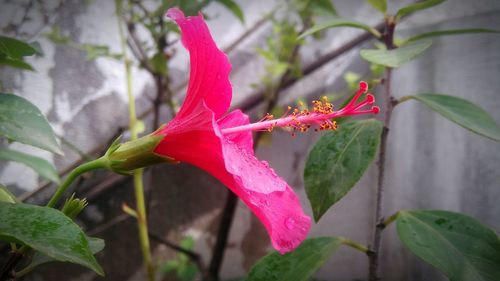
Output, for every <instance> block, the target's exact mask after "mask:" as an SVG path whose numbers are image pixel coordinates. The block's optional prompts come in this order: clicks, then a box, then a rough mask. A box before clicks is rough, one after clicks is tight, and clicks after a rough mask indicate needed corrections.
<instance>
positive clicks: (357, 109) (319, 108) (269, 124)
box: [221, 81, 380, 135]
mask: <svg viewBox="0 0 500 281" xmlns="http://www.w3.org/2000/svg"><path fill="white" fill-rule="evenodd" d="M367 91H368V84H367V83H366V82H363V81H362V82H360V83H359V88H358V91H357V92H356V94H355V95H354V96H353V98H352V100H351V101H350V102H349V103H348V104H347V105H346V106H345V107H344V108H342V109H340V110H338V111H334V110H333V104H331V103H330V102H328V100H327V98H326V97H323V98H322V100H321V101H318V100H314V101H312V105H313V109H312V111H309V110H308V109H302V110H299V109H297V108H295V109H294V110H291V107H288V111H287V114H285V116H283V117H281V118H278V119H273V116H272V115H270V114H266V116H265V117H264V118H262V120H261V121H259V122H256V123H252V124H247V125H241V126H236V127H231V128H225V129H222V130H221V131H222V134H224V135H230V134H234V133H239V132H245V131H272V130H273V129H274V128H277V127H278V128H291V129H293V130H294V131H298V132H306V131H307V130H308V129H309V128H311V127H313V126H314V127H316V128H315V130H320V131H322V130H336V129H337V123H336V122H335V121H334V120H333V119H335V118H339V117H345V116H353V115H359V114H370V113H373V114H377V113H378V112H379V111H380V109H379V107H378V106H373V104H374V103H375V97H374V96H373V95H372V94H367V95H366V98H365V99H364V100H363V101H361V102H358V101H359V99H360V97H361V96H362V95H363V94H365V93H366V92H367ZM366 106H370V107H369V108H368V109H367V108H366ZM290 111H291V113H288V112H290Z"/></svg>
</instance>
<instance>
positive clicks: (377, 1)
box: [367, 0, 387, 14]
mask: <svg viewBox="0 0 500 281" xmlns="http://www.w3.org/2000/svg"><path fill="white" fill-rule="evenodd" d="M367 2H368V3H369V4H370V5H372V6H373V8H375V9H377V10H379V11H381V12H382V13H384V14H385V12H386V11H387V1H386V0H367Z"/></svg>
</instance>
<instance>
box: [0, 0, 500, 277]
mask: <svg viewBox="0 0 500 281" xmlns="http://www.w3.org/2000/svg"><path fill="white" fill-rule="evenodd" d="M95 2H96V3H94V4H92V5H86V4H85V3H83V2H81V1H65V2H64V3H63V4H62V5H61V6H60V7H58V5H57V1H54V4H53V5H52V6H51V7H53V8H52V10H56V11H55V13H52V14H53V16H52V17H50V18H49V19H48V24H47V26H46V27H44V28H43V29H42V30H41V31H40V32H39V33H43V32H45V31H48V30H50V28H49V26H50V25H51V24H56V25H58V26H60V28H61V30H62V31H63V32H64V33H65V34H68V35H70V36H71V37H72V38H73V39H74V40H76V41H78V42H89V43H98V44H107V45H110V46H112V49H113V50H114V51H119V45H118V33H117V23H116V18H115V17H114V7H113V1H105V0H100V1H95ZM239 2H240V3H241V4H242V6H243V7H244V10H245V15H246V19H247V22H246V24H245V25H244V26H242V25H241V24H239V23H238V22H237V21H236V20H235V18H234V17H233V16H232V15H230V14H228V13H227V12H225V10H224V9H222V8H221V7H220V6H217V5H211V6H210V7H209V8H208V9H207V13H208V14H209V15H212V16H214V18H213V19H212V20H210V21H209V26H210V28H211V30H212V33H213V35H214V37H215V40H216V41H217V42H218V43H219V45H221V46H228V45H229V44H230V43H231V42H232V41H233V40H235V39H236V38H237V37H238V36H239V35H240V34H242V33H243V32H244V31H245V30H246V29H248V28H249V27H251V26H252V25H253V23H255V22H256V21H257V20H258V19H259V18H260V17H261V16H262V15H263V13H265V12H267V11H268V10H269V9H270V7H272V4H269V1H249V2H246V1H239ZM394 2H395V3H391V5H390V6H391V7H394V6H398V5H399V6H400V5H402V4H401V3H400V2H401V1H394ZM9 3H10V2H9ZM9 3H8V2H7V1H2V3H1V5H2V6H1V7H2V8H1V9H0V19H1V20H0V27H5V26H6V25H7V23H9V22H16V20H18V19H19V18H20V17H22V13H21V12H20V9H19V3H17V2H15V3H10V4H9ZM335 4H336V6H337V9H338V11H339V13H340V14H341V15H343V16H345V17H348V18H356V19H358V20H360V21H363V22H365V23H368V24H375V23H377V22H379V21H380V20H381V16H379V15H378V14H377V13H376V12H375V11H374V10H373V9H372V8H371V7H369V6H367V5H366V4H364V1H358V0H356V1H336V2H335ZM391 10H392V11H394V10H395V9H391ZM37 13H39V11H37V10H36V9H34V10H33V11H32V12H31V14H32V17H33V18H34V21H36V20H38V21H42V19H43V17H41V16H37ZM31 14H30V15H31ZM40 26H42V27H43V25H40V24H38V25H37V24H34V23H27V24H23V25H22V29H21V30H22V31H25V32H28V33H30V32H31V33H33V31H38V30H40ZM467 27H486V28H495V29H500V2H498V1H494V0H481V1H466V0H455V1H447V2H446V3H444V4H442V5H440V6H439V7H436V8H435V9H433V10H430V11H426V12H422V13H421V14H419V15H415V16H412V17H409V18H408V19H407V20H405V23H403V24H402V25H401V26H400V29H399V30H398V32H399V34H400V35H401V36H405V35H412V34H417V33H420V32H425V31H430V30H436V29H451V28H467ZM268 32H269V25H265V26H264V27H262V28H261V29H259V30H258V31H257V32H256V33H255V34H254V35H252V36H251V37H249V38H248V39H247V40H245V41H243V42H242V43H241V44H240V45H239V46H238V47H237V48H236V49H235V50H234V51H233V52H231V54H230V57H231V60H232V62H233V68H234V70H233V73H232V78H231V79H232V82H233V85H234V98H233V102H234V103H238V102H240V101H242V100H244V99H245V98H246V97H247V96H248V95H249V94H251V93H252V92H253V91H254V90H253V88H252V87H251V84H252V83H257V82H258V79H259V74H258V73H262V71H263V67H262V60H261V59H259V58H257V57H256V53H255V47H256V46H258V45H262V40H263V38H265V36H266V34H267V33H268ZM358 34H360V32H359V31H357V30H353V29H336V30H333V31H329V32H328V33H327V36H326V38H324V39H322V40H320V41H317V42H308V45H307V47H306V48H305V49H304V50H303V51H304V52H303V56H302V58H303V61H304V63H308V62H311V61H314V59H315V58H317V57H319V56H320V55H321V54H324V53H326V52H328V51H330V50H332V49H335V48H336V47H338V46H340V45H342V44H343V43H345V42H347V41H348V40H350V39H352V38H354V37H355V36H357V35H358ZM34 39H36V40H38V41H39V42H40V43H41V44H42V48H43V50H44V52H45V56H44V57H43V58H35V59H32V60H30V62H31V63H33V65H34V67H35V68H36V69H37V72H33V73H28V72H23V73H19V72H15V71H8V70H1V73H0V74H1V76H0V77H1V79H2V82H3V86H4V88H7V89H12V91H14V92H16V93H18V94H21V95H23V96H25V97H27V98H29V99H30V100H31V101H32V102H34V103H35V104H36V105H37V106H39V107H40V109H41V110H42V112H43V113H44V114H46V115H47V116H48V118H49V120H50V122H51V124H52V125H53V126H54V128H55V130H56V132H57V133H58V134H60V135H63V136H64V137H65V138H67V139H68V140H70V141H71V142H73V143H74V144H76V145H77V146H78V147H79V148H80V149H81V150H83V151H90V150H92V149H93V148H95V147H97V146H98V145H99V144H101V143H103V142H105V141H107V140H108V139H109V138H111V137H112V136H113V134H115V133H116V127H118V126H126V123H127V111H126V96H125V88H124V85H125V81H124V75H123V67H122V65H121V64H120V63H118V62H115V61H111V60H108V59H97V60H95V61H87V60H86V59H85V54H84V53H83V52H81V51H77V50H74V49H71V48H68V47H64V46H54V45H53V44H51V43H50V42H49V41H48V40H47V39H45V38H44V37H43V36H41V35H40V34H38V35H36V36H35V37H34ZM362 47H369V44H365V45H364V46H362ZM176 48H177V56H176V58H175V60H174V61H173V63H172V65H173V67H174V71H173V74H174V76H173V77H172V80H173V83H174V84H177V85H179V84H182V82H183V81H185V80H186V79H187V76H186V71H187V69H188V60H187V59H188V57H187V54H186V53H185V51H184V50H183V49H182V48H181V47H180V46H177V47H176ZM499 49H500V36H498V35H496V34H493V35H490V34H486V35H465V36H456V37H443V38H437V39H434V40H433V46H432V47H431V48H430V49H429V50H428V51H427V52H426V53H425V54H424V55H423V56H421V57H420V58H419V59H417V60H416V61H413V62H410V63H408V64H406V65H404V66H403V67H402V68H401V69H398V70H397V71H395V72H394V79H393V82H394V84H393V90H394V94H395V96H397V97H401V96H404V95H409V94H416V93H422V92H433V93H444V94H449V95H454V96H458V97H463V98H466V99H468V100H471V101H473V102H475V103H476V104H478V105H480V106H482V107H483V108H485V109H486V110H487V111H488V112H489V113H491V114H492V116H493V118H494V119H495V120H496V121H497V122H500V113H499V111H498V108H500V99H499V98H498V90H497V89H498V88H499V86H500V82H499V80H498V77H499V76H500V53H499V52H498V50H499ZM358 51H359V49H353V50H352V51H349V52H347V53H345V54H344V55H342V56H341V57H339V58H338V59H336V60H334V61H332V62H330V63H328V64H327V65H326V66H324V67H323V68H321V69H319V70H318V71H316V72H314V73H313V74H311V75H309V76H307V77H305V78H304V79H303V80H301V81H300V82H298V83H297V84H295V85H294V86H293V87H291V88H290V89H288V90H287V91H285V93H284V94H283V95H282V96H283V97H284V98H283V102H282V103H283V104H288V103H290V102H292V101H293V100H294V99H296V98H297V97H300V96H303V97H312V96H313V95H317V93H318V92H324V91H338V90H340V89H342V88H343V87H344V86H345V85H344V82H343V81H342V76H343V74H344V73H345V72H346V71H348V70H351V71H357V72H361V73H366V72H367V66H366V64H365V63H364V62H363V61H362V60H361V59H360V58H359V55H358ZM249 73H251V74H252V75H249ZM133 75H134V94H135V95H136V96H137V98H138V103H139V111H142V110H145V109H146V108H148V107H149V106H150V100H151V97H152V96H153V95H154V84H153V82H152V81H151V79H150V77H149V76H148V74H147V73H145V72H144V71H142V70H139V69H134V74H133ZM376 91H377V90H376ZM378 91H380V89H379V90H378ZM317 138H318V134H315V133H311V134H306V135H300V136H298V137H296V138H291V137H290V136H289V135H288V134H286V133H280V132H277V133H275V134H273V142H272V145H271V146H265V147H261V148H260V149H259V150H258V151H257V154H258V156H259V158H261V159H265V160H267V161H269V162H270V164H271V165H272V166H273V167H274V168H275V169H276V171H277V172H278V173H279V174H280V175H281V176H283V177H284V178H285V179H286V180H287V181H288V182H289V183H290V185H291V186H293V187H294V188H295V190H296V191H297V192H298V194H299V195H300V197H301V202H302V204H303V206H304V207H305V209H306V212H308V213H310V207H309V204H308V202H307V199H306V197H305V192H304V189H303V179H302V169H303V165H304V162H305V159H306V157H307V151H308V150H309V149H310V147H311V146H312V145H313V144H314V141H315V140H316V139H317ZM11 146H12V147H15V148H18V149H22V150H25V151H30V152H34V153H36V154H37V155H40V156H42V157H45V158H46V159H48V160H50V161H53V162H54V163H55V164H56V165H57V167H58V168H59V169H61V170H62V169H64V168H65V167H67V166H68V165H70V164H71V163H73V162H74V161H76V160H77V159H78V155H77V154H75V153H74V152H72V151H71V150H69V149H67V148H65V153H66V157H65V158H60V157H54V156H52V155H50V154H49V153H46V152H43V151H39V150H36V149H32V148H29V147H26V146H22V145H19V144H12V145H11ZM389 147H390V150H389V152H388V169H387V171H388V175H387V187H386V196H385V205H384V213H386V214H387V215H390V214H392V213H393V212H395V211H397V210H399V209H402V208H405V209H412V208H426V209H446V210H452V211H461V212H465V213H467V214H469V215H471V216H473V217H475V218H477V219H479V220H480V221H482V222H484V223H485V224H487V225H489V226H491V227H493V228H494V229H496V230H497V231H498V230H499V229H500V221H499V220H498V216H499V215H500V205H499V204H498V201H499V199H500V188H499V187H500V171H499V169H498V167H499V166H500V153H499V151H500V150H499V144H498V143H495V142H493V141H490V140H487V139H484V138H482V137H479V136H477V135H474V134H472V133H470V132H468V131H466V130H465V129H463V128H461V127H459V126H457V125H455V124H452V123H450V122H449V121H447V120H446V119H444V118H442V117H441V116H439V115H437V114H435V113H433V112H431V111H430V110H428V109H427V108H424V107H423V106H422V105H420V104H417V103H416V102H413V101H409V102H406V103H404V104H402V105H400V106H398V107H397V108H396V110H395V112H394V116H393V122H392V125H391V131H390V135H389ZM146 179H147V181H149V179H152V180H151V186H153V187H154V189H153V196H152V198H153V199H152V205H151V206H152V207H151V211H150V221H151V228H152V230H153V231H154V232H156V233H159V234H161V235H165V236H166V237H169V238H170V239H172V240H174V241H178V240H180V238H181V237H182V236H183V235H191V236H193V237H194V238H195V239H196V250H198V251H200V252H201V253H203V257H204V260H205V262H207V261H208V259H209V257H210V249H211V248H212V247H213V244H214V242H215V237H214V235H215V233H216V231H217V222H218V220H219V214H220V211H221V207H222V206H223V203H224V200H225V195H226V193H225V188H224V187H223V186H222V185H221V184H220V183H218V182H217V181H215V180H214V179H213V178H211V177H210V176H208V175H207V174H205V173H204V172H203V171H200V170H198V169H196V168H193V167H189V166H188V165H184V164H181V165H178V166H165V167H155V168H154V169H152V170H151V171H150V172H149V174H148V176H147V177H146ZM0 182H2V183H4V184H6V185H9V186H10V187H12V188H13V189H14V190H17V192H21V191H29V190H32V189H33V188H35V187H36V186H37V185H38V184H39V182H40V181H39V179H38V177H37V176H36V174H35V173H33V172H31V171H30V170H27V169H25V168H24V167H22V166H20V165H17V164H7V165H6V164H2V165H1V166H0ZM374 182H375V170H374V169H373V168H371V169H369V170H368V172H367V173H366V175H365V176H364V177H363V178H362V180H361V181H360V182H359V183H358V184H357V185H356V187H354V188H353V189H352V191H351V192H350V193H349V194H348V195H347V196H346V197H345V198H344V199H343V200H342V201H340V202H339V203H338V204H336V205H335V206H334V207H333V208H331V210H330V211H329V212H328V213H327V214H326V215H325V216H324V217H323V218H322V219H321V221H320V222H319V223H318V224H316V225H314V226H313V228H312V230H311V233H310V237H317V236H324V235H342V236H346V237H350V238H351V239H354V240H357V241H360V242H365V241H368V239H369V237H370V233H371V230H370V225H371V223H372V216H373V214H372V210H373V195H374ZM96 186H97V187H98V186H99V183H96V182H92V180H90V182H87V183H85V184H83V185H82V186H79V187H78V190H79V191H80V192H81V194H83V195H86V196H89V198H91V205H90V206H89V208H88V209H87V211H86V213H85V214H83V216H82V217H81V221H82V223H84V224H85V225H86V227H87V229H89V230H90V231H92V232H93V235H96V236H98V237H102V238H105V239H106V241H107V247H106V250H105V252H104V253H102V254H100V255H99V260H100V261H101V262H102V263H103V264H104V267H105V270H106V271H107V272H108V280H141V279H142V278H143V277H142V275H141V268H140V262H141V258H140V253H139V250H138V247H137V243H136V239H137V238H136V229H135V225H134V222H133V220H130V219H123V220H122V221H120V222H118V223H116V224H112V222H113V221H119V220H116V217H120V216H121V210H120V206H121V204H122V202H124V201H126V202H129V204H130V205H133V197H132V192H131V186H130V183H129V182H128V181H126V180H125V181H123V180H117V181H116V184H115V185H114V186H113V188H110V189H108V190H106V191H104V192H102V193H100V195H99V196H94V197H92V196H91V195H92V194H93V193H92V190H94V189H95V188H96ZM89 190H90V191H89ZM122 217H123V216H122ZM110 222H111V223H110ZM103 225H104V226H105V225H112V226H109V227H108V228H105V227H103ZM270 249H271V248H270V245H269V239H268V237H267V235H266V233H265V231H264V229H263V227H262V226H261V225H260V223H259V222H258V221H257V220H256V218H255V217H254V216H253V215H251V213H250V211H249V210H248V209H247V208H246V207H245V206H244V205H243V204H239V205H238V209H237V214H236V219H235V221H234V224H233V228H232V231H231V236H230V241H229V246H228V250H227V254H226V258H225V261H224V265H223V270H222V277H223V278H225V279H227V278H233V277H239V276H242V275H244V274H245V272H246V271H247V270H248V268H249V267H250V266H251V265H252V264H253V263H254V262H255V261H256V260H257V259H258V258H260V257H261V256H263V255H264V254H265V253H266V252H267V251H269V250H270ZM154 252H155V254H156V255H157V256H158V257H160V258H167V257H172V252H171V251H169V250H168V249H166V248H165V247H164V246H161V245H156V244H154ZM366 269H367V259H366V258H365V257H364V256H363V255H362V254H360V253H358V252H354V251H352V250H350V249H344V248H341V249H340V250H339V251H338V252H337V253H336V254H335V255H334V257H333V258H332V259H331V260H329V261H328V262H327V264H326V265H325V266H324V267H323V268H322V269H321V270H320V271H319V272H318V273H317V274H316V276H317V277H318V278H320V279H325V280H353V279H356V278H358V279H364V278H365V277H366V271H367V270H366ZM383 272H384V277H385V280H442V279H444V277H443V276H442V275H441V274H440V273H438V272H437V271H435V270H434V269H433V268H431V267H430V266H428V265H426V264H424V263H423V262H421V261H420V260H419V259H417V258H415V257H414V256H412V255H411V254H410V253H409V251H408V250H406V249H404V248H403V246H402V245H401V243H400V242H399V241H398V240H397V237H396V233H395V229H394V227H393V226H391V227H389V228H388V229H387V231H386V232H385V233H384V252H383ZM66 274H67V275H66ZM69 275H71V276H76V277H77V278H76V279H78V280H100V279H99V278H97V277H95V275H94V274H93V273H91V272H88V271H85V270H82V269H81V268H79V267H76V266H55V265H52V266H50V267H49V266H47V267H46V268H45V269H44V270H42V271H40V273H38V274H35V275H34V276H35V277H32V278H33V279H31V280H60V277H61V276H69ZM37 278H39V279H37ZM43 278H45V279H43ZM76 279H75V280H76Z"/></svg>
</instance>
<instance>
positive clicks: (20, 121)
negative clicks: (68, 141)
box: [0, 93, 62, 154]
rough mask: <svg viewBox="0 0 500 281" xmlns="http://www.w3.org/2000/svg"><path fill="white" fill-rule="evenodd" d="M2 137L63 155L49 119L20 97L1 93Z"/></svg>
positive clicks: (0, 124)
mask: <svg viewBox="0 0 500 281" xmlns="http://www.w3.org/2000/svg"><path fill="white" fill-rule="evenodd" d="M0 136H3V137H6V138H7V139H9V140H11V141H18V142H22V143H25V144H29V145H32V146H36V147H39V148H41V149H45V150H48V151H51V152H54V153H58V154H62V151H61V149H60V148H59V144H58V143H57V141H56V137H55V135H54V131H53V130H52V127H50V125H49V123H48V122H47V119H45V117H44V116H43V115H42V113H41V112H40V110H39V109H38V108H37V107H36V106H35V105H33V104H32V103H31V102H29V101H28V100H26V99H25V98H22V97H19V96H15V95H12V94H4V93H0Z"/></svg>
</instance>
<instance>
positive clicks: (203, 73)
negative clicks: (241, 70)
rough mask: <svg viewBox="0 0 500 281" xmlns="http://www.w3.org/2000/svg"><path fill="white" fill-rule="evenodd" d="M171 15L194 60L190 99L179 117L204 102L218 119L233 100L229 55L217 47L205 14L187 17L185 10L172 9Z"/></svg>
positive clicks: (190, 76) (186, 101)
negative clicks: (206, 22)
mask: <svg viewBox="0 0 500 281" xmlns="http://www.w3.org/2000/svg"><path fill="white" fill-rule="evenodd" d="M167 16H168V17H170V18H171V19H173V20H174V21H175V22H176V23H177V24H178V25H179V28H180V29H181V33H182V43H183V44H184V46H185V47H186V49H187V50H188V51H189V56H190V61H191V70H190V74H189V85H188V89H187V94H186V99H185V100H184V103H183V105H182V108H181V109H180V111H179V113H178V115H179V116H180V117H182V116H185V115H190V114H192V113H193V112H196V111H197V110H198V108H199V107H200V106H202V103H203V102H204V103H205V104H206V106H207V107H208V108H210V109H211V110H212V111H213V112H214V114H215V118H216V119H218V118H220V117H221V116H222V115H223V114H224V113H225V112H226V111H227V110H228V108H229V105H230V103H231V97H232V88H231V83H230V81H229V73H230V71H231V64H230V63H229V60H228V58H227V56H226V54H224V53H223V52H222V51H221V50H219V49H218V48H217V45H215V42H214V40H213V39H212V36H211V34H210V31H209V30H208V27H207V25H206V24H205V21H204V20H203V16H202V15H201V14H200V15H198V16H194V17H185V16H184V13H183V12H182V11H181V10H179V9H177V8H171V9H169V10H168V11H167Z"/></svg>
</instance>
